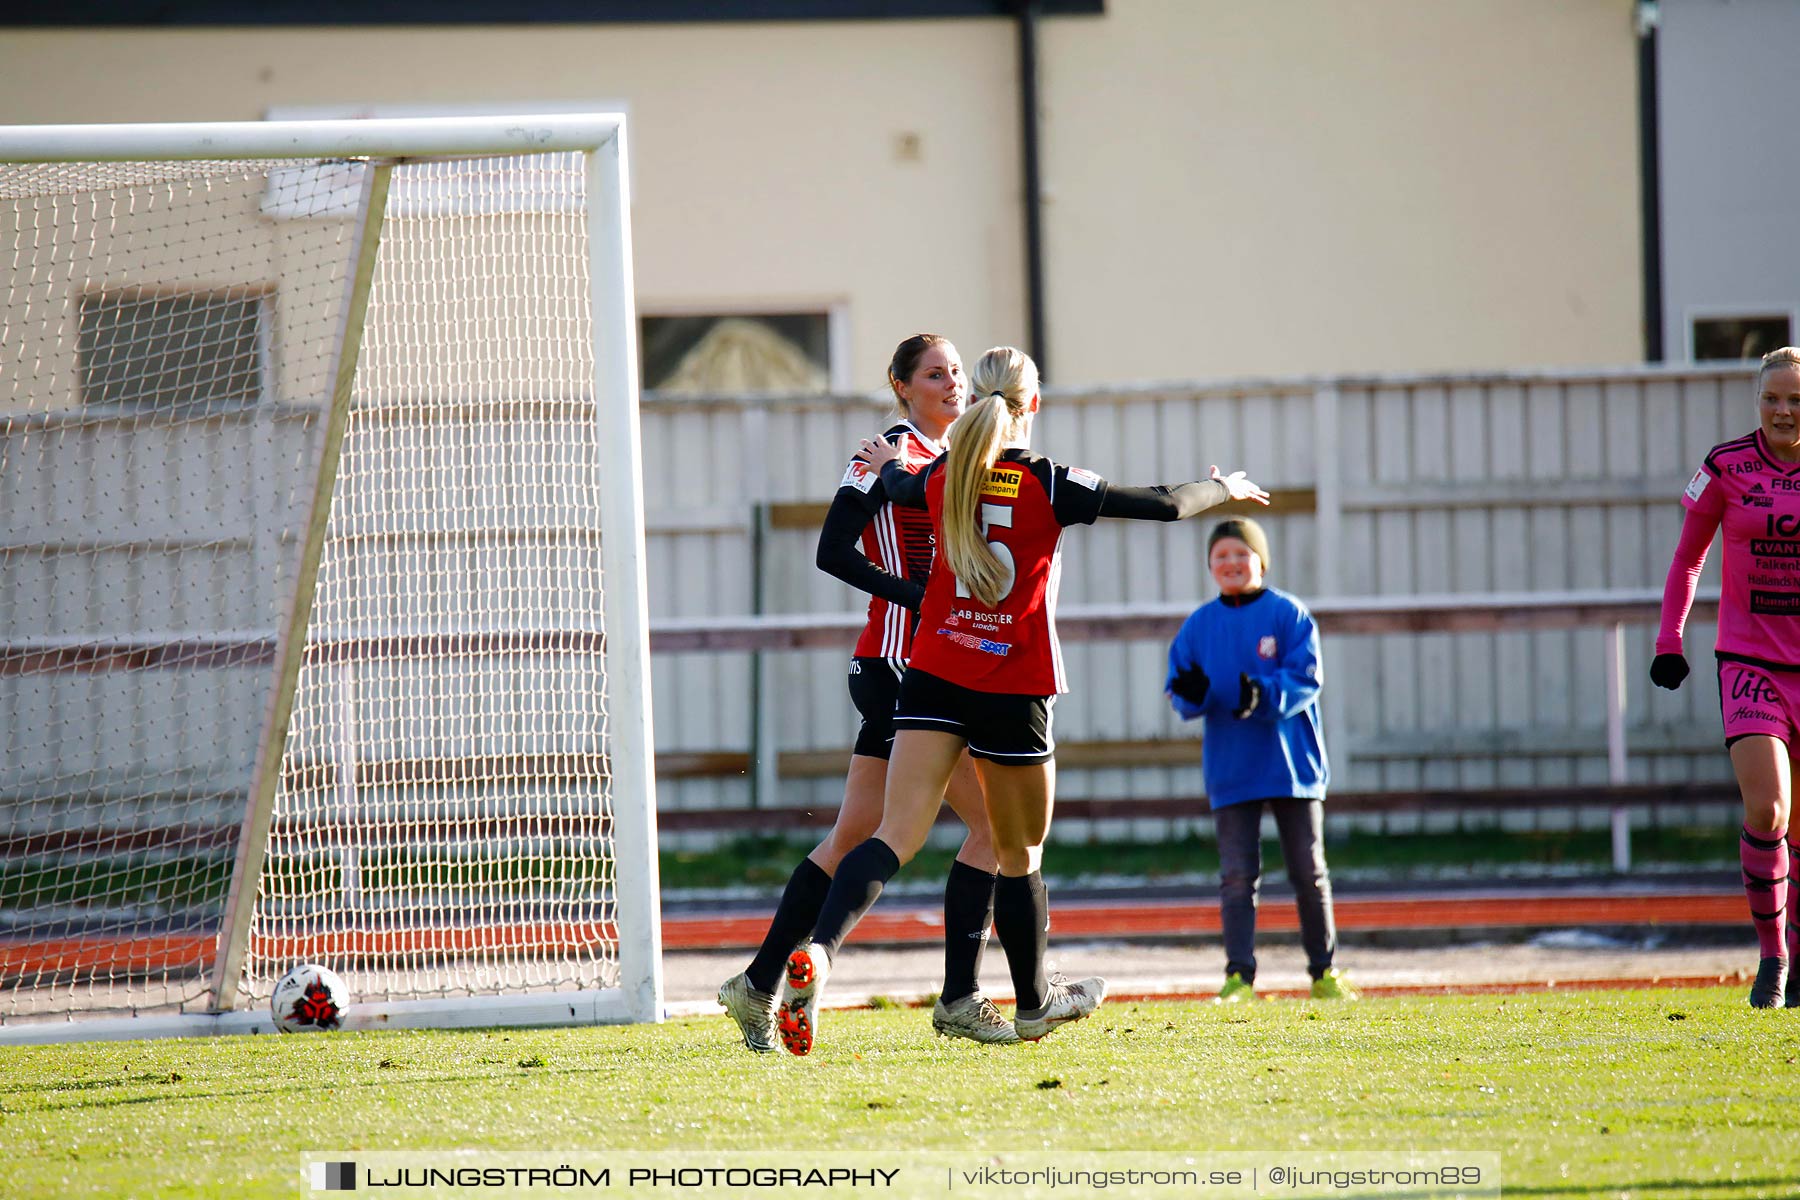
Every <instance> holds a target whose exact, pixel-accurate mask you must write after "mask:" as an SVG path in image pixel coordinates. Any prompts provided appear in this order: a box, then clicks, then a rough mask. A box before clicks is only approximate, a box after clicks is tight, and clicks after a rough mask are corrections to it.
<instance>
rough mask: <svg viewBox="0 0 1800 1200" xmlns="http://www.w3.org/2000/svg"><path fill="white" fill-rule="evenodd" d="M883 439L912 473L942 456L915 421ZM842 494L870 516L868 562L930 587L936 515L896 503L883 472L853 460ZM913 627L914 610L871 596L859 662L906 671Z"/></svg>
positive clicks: (860, 639) (866, 538)
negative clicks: (885, 663) (882, 661)
mask: <svg viewBox="0 0 1800 1200" xmlns="http://www.w3.org/2000/svg"><path fill="white" fill-rule="evenodd" d="M881 436H882V437H884V438H886V439H887V440H888V441H889V442H891V443H892V444H893V445H895V446H897V447H898V448H899V450H900V465H901V466H903V467H905V468H906V469H907V470H908V471H921V470H923V469H924V468H925V467H926V465H927V464H929V463H930V462H931V461H932V460H933V459H935V458H937V457H938V456H939V455H940V454H942V453H943V446H941V445H940V444H938V443H937V442H934V441H932V440H931V439H930V438H928V437H926V436H925V435H924V434H923V433H920V432H919V430H918V428H917V427H916V426H915V425H913V423H912V422H911V421H901V422H899V423H898V424H896V425H894V426H893V427H892V428H891V429H889V430H888V431H887V432H886V433H884V434H882V435H881ZM838 492H839V494H840V495H842V494H844V493H846V492H848V493H849V494H851V495H852V496H853V497H854V498H855V499H856V502H857V503H858V504H860V505H861V506H862V507H863V509H864V510H865V511H866V512H867V513H868V514H869V523H868V525H866V526H864V528H863V533H862V550H863V554H865V555H866V556H867V557H868V559H869V561H870V562H872V563H874V564H876V565H877V566H879V567H881V568H882V569H883V570H885V571H887V572H889V573H890V574H894V575H898V576H900V577H901V578H903V579H909V580H911V581H913V582H914V583H920V584H923V583H925V581H926V577H927V576H929V575H930V573H931V560H932V556H933V551H934V550H935V548H936V542H935V540H934V539H933V535H932V524H931V514H930V513H928V512H925V511H924V510H923V509H917V508H902V507H900V506H899V505H896V504H893V503H891V502H890V501H889V500H888V497H887V490H886V489H885V488H884V487H883V486H882V483H881V474H880V472H878V471H872V470H870V469H869V466H868V464H867V463H863V462H858V461H856V460H854V459H853V460H851V463H850V467H849V469H848V470H846V471H845V472H844V478H843V481H842V482H841V483H839V484H838ZM912 628H913V614H912V613H911V612H909V611H907V610H906V609H905V608H903V607H902V606H900V605H898V604H895V603H893V602H892V601H889V600H885V599H883V598H882V597H880V596H871V597H870V598H869V623H868V624H867V625H865V626H864V627H863V631H862V634H861V636H860V637H858V638H857V639H856V649H855V651H853V653H854V654H855V655H856V657H858V658H888V659H893V660H894V662H895V665H897V666H901V667H904V666H905V665H906V661H907V659H908V658H909V657H910V656H911V653H912V640H913V634H912Z"/></svg>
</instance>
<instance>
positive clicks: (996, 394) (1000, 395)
mask: <svg viewBox="0 0 1800 1200" xmlns="http://www.w3.org/2000/svg"><path fill="white" fill-rule="evenodd" d="M996 397H998V398H999V399H1001V400H1004V399H1006V393H1005V392H989V393H988V399H989V400H992V399H994V398H996Z"/></svg>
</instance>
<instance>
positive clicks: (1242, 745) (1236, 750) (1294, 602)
mask: <svg viewBox="0 0 1800 1200" xmlns="http://www.w3.org/2000/svg"><path fill="white" fill-rule="evenodd" d="M1195 664H1198V665H1199V667H1200V669H1201V670H1202V671H1204V672H1205V673H1206V676H1207V678H1208V679H1209V680H1210V681H1211V686H1210V687H1209V688H1208V689H1207V692H1206V699H1205V702H1204V703H1201V704H1199V705H1194V704H1190V703H1189V702H1188V701H1186V700H1184V699H1182V698H1181V697H1180V696H1177V695H1175V694H1174V693H1173V692H1169V701H1170V703H1172V704H1173V705H1174V706H1175V711H1176V712H1178V713H1180V714H1181V716H1182V719H1183V720H1187V721H1191V720H1193V719H1194V718H1195V717H1201V718H1204V720H1205V722H1206V725H1205V730H1206V733H1205V739H1204V743H1203V748H1202V750H1201V763H1202V769H1203V771H1204V772H1205V775H1206V794H1207V797H1208V798H1209V799H1210V800H1211V802H1212V806H1213V807H1214V808H1220V807H1223V806H1224V805H1227V804H1241V803H1243V802H1244V801H1246V800H1271V799H1279V798H1282V797H1294V798H1297V799H1303V800H1322V799H1324V797H1325V785H1326V784H1327V783H1328V782H1329V780H1330V777H1331V770H1330V767H1329V766H1328V765H1327V763H1326V761H1325V731H1324V727H1323V723H1322V721H1321V719H1320V716H1319V685H1320V682H1321V672H1320V668H1319V630H1318V627H1317V626H1316V625H1314V624H1313V619H1312V614H1311V613H1310V612H1308V611H1307V610H1306V605H1304V604H1302V603H1301V602H1300V600H1299V599H1298V598H1297V597H1294V596H1291V595H1289V594H1288V593H1286V592H1284V591H1282V590H1280V589H1279V588H1272V587H1265V588H1263V590H1262V591H1261V592H1258V593H1257V594H1256V595H1254V596H1252V597H1251V598H1250V599H1249V600H1248V601H1247V602H1240V601H1237V598H1236V597H1231V598H1227V597H1224V596H1221V597H1220V598H1218V599H1217V600H1214V601H1212V602H1211V603H1209V604H1203V605H1201V606H1200V607H1199V608H1197V609H1195V610H1194V612H1193V613H1192V614H1191V615H1189V617H1188V619H1187V620H1186V621H1185V622H1183V623H1182V626H1181V632H1180V633H1178V634H1176V635H1175V641H1174V643H1173V644H1172V645H1171V646H1170V647H1169V677H1168V678H1169V683H1173V682H1174V679H1175V676H1176V675H1177V674H1178V673H1179V672H1181V671H1184V670H1186V669H1187V668H1188V667H1190V666H1193V665H1195ZM1243 675H1247V676H1249V677H1250V678H1251V679H1253V680H1255V681H1256V683H1257V684H1259V685H1260V686H1261V688H1262V696H1261V699H1260V700H1259V701H1258V702H1257V705H1256V708H1255V709H1254V710H1253V711H1251V712H1250V713H1249V714H1248V715H1247V716H1245V717H1243V718H1241V719H1240V718H1239V717H1237V716H1235V715H1233V714H1234V710H1236V709H1237V708H1238V707H1240V694H1241V684H1240V681H1239V676H1243ZM1164 690H1165V691H1167V690H1168V685H1167V684H1165V685H1164Z"/></svg>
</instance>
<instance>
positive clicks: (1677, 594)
mask: <svg viewBox="0 0 1800 1200" xmlns="http://www.w3.org/2000/svg"><path fill="white" fill-rule="evenodd" d="M1681 503H1682V505H1683V507H1685V508H1686V509H1687V511H1688V515H1687V519H1686V521H1685V523H1684V524H1683V526H1682V530H1681V542H1680V544H1679V545H1678V546H1677V547H1676V551H1675V561H1674V562H1673V563H1671V564H1670V567H1669V578H1668V582H1667V583H1666V584H1665V585H1664V587H1663V605H1662V626H1661V628H1660V629H1659V630H1658V632H1657V637H1656V652H1657V653H1658V654H1679V653H1680V652H1681V628H1682V625H1683V624H1685V622H1686V621H1687V613H1688V608H1689V606H1691V605H1692V604H1693V600H1694V589H1695V586H1696V584H1697V583H1698V582H1699V578H1700V567H1701V565H1702V564H1703V563H1704V562H1705V561H1706V551H1707V548H1708V547H1709V546H1710V545H1711V544H1712V538H1713V534H1714V533H1715V532H1716V531H1718V530H1719V529H1721V528H1722V529H1723V530H1724V534H1725V536H1724V543H1725V549H1724V555H1725V558H1724V564H1723V575H1724V589H1723V594H1722V595H1721V597H1720V603H1719V640H1718V643H1717V654H1718V657H1719V658H1721V659H1724V660H1727V661H1732V662H1747V663H1755V664H1758V665H1760V666H1767V667H1774V668H1777V669H1783V670H1800V463H1784V462H1782V461H1781V460H1780V459H1778V458H1776V457H1775V456H1774V455H1773V454H1770V453H1769V450H1768V447H1767V446H1766V445H1765V444H1764V442H1763V437H1762V433H1761V431H1758V432H1756V433H1752V434H1749V435H1748V436H1746V437H1741V438H1736V439H1734V440H1732V441H1729V442H1725V443H1723V444H1722V445H1718V446H1714V447H1713V448H1712V451H1711V452H1710V453H1709V454H1707V456H1706V461H1705V462H1704V463H1703V464H1702V465H1701V467H1700V469H1699V470H1698V471H1696V472H1694V478H1693V479H1692V480H1690V481H1689V483H1688V485H1687V490H1686V491H1685V492H1683V493H1682V497H1681Z"/></svg>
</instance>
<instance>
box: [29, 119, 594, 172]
mask: <svg viewBox="0 0 1800 1200" xmlns="http://www.w3.org/2000/svg"><path fill="white" fill-rule="evenodd" d="M624 128H625V118H624V116H623V115H621V114H618V113H596V114H561V113H558V114H547V115H543V116H522V117H512V116H508V117H400V118H386V119H380V120H367V121H362V120H355V121H217V122H206V123H195V124H154V123H146V124H141V125H13V126H0V162H9V163H57V162H126V161H131V162H142V161H150V160H164V159H168V160H177V161H197V160H204V159H239V158H264V159H273V158H324V159H329V158H416V157H427V156H434V155H451V154H454V155H485V154H544V153H551V152H555V151H591V150H597V149H599V148H600V147H602V146H605V145H606V144H607V143H609V142H612V141H613V140H614V139H615V138H617V137H618V136H619V134H620V133H621V132H622V131H623V130H624Z"/></svg>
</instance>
